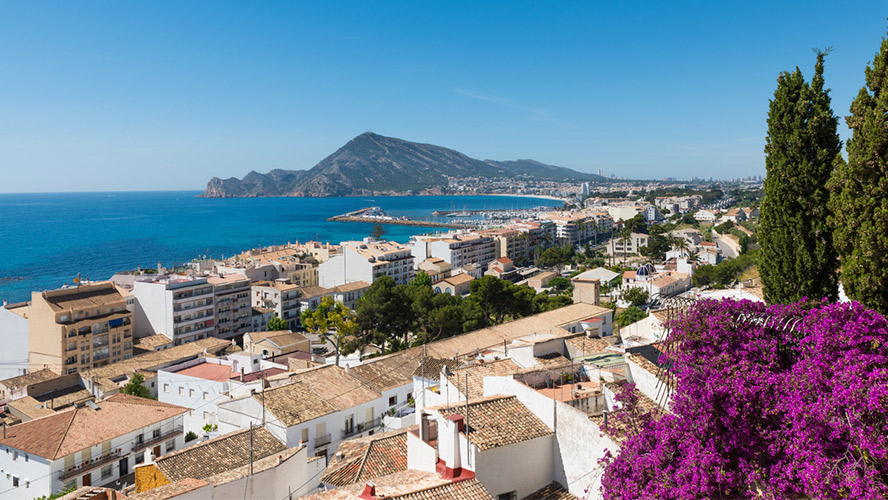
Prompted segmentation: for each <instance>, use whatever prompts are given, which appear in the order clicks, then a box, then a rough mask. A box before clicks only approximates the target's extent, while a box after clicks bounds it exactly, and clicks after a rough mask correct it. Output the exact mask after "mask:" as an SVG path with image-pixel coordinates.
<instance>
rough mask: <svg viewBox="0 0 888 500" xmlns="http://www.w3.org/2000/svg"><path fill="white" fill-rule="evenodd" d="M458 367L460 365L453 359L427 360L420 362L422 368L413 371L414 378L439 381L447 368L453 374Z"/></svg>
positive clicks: (418, 367)
mask: <svg viewBox="0 0 888 500" xmlns="http://www.w3.org/2000/svg"><path fill="white" fill-rule="evenodd" d="M458 365H459V363H458V362H456V361H455V360H452V359H441V358H425V360H420V366H417V367H416V370H413V376H414V377H423V378H426V379H429V380H437V379H438V378H439V377H440V376H441V370H442V369H443V368H444V367H445V366H446V367H447V368H448V369H449V370H450V371H451V372H452V371H454V370H456V367H457V366H458Z"/></svg>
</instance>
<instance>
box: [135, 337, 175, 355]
mask: <svg viewBox="0 0 888 500" xmlns="http://www.w3.org/2000/svg"><path fill="white" fill-rule="evenodd" d="M164 345H173V339H171V338H169V337H167V336H166V335H164V334H162V333H158V334H157V335H149V336H147V337H136V338H135V339H133V347H138V348H139V349H144V350H146V351H153V350H155V349H157V348H158V347H160V346H164Z"/></svg>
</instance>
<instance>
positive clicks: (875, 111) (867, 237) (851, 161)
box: [830, 38, 888, 314]
mask: <svg viewBox="0 0 888 500" xmlns="http://www.w3.org/2000/svg"><path fill="white" fill-rule="evenodd" d="M886 85H888V40H886V39H885V38H882V45H881V47H880V48H879V52H878V53H877V54H876V56H875V58H874V59H873V61H872V62H871V63H870V64H868V65H867V67H866V85H865V86H864V87H863V88H861V89H860V92H859V93H858V94H857V98H856V99H855V100H854V102H852V103H851V116H848V117H845V121H846V123H847V124H848V127H850V128H851V132H852V136H851V139H850V140H849V141H848V147H847V151H848V161H847V163H846V162H845V161H843V160H842V159H841V158H837V161H836V165H835V170H834V172H833V178H832V180H831V182H830V188H831V191H832V199H831V200H830V208H831V210H832V212H833V213H834V217H833V222H834V226H835V231H834V233H833V240H834V242H835V245H836V249H837V250H838V254H839V260H840V262H841V265H842V282H843V284H844V288H845V293H846V294H847V295H848V297H850V298H851V299H853V300H857V301H859V302H862V303H863V304H865V305H866V306H868V307H871V308H873V309H875V310H877V311H879V312H880V313H882V314H886V313H888V89H886Z"/></svg>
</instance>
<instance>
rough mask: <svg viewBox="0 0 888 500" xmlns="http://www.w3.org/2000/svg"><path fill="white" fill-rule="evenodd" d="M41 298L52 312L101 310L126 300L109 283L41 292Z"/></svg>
mask: <svg viewBox="0 0 888 500" xmlns="http://www.w3.org/2000/svg"><path fill="white" fill-rule="evenodd" d="M43 298H44V299H45V300H46V302H47V304H49V306H50V307H51V308H52V309H53V310H54V311H67V310H74V309H93V308H96V307H99V308H101V307H106V306H108V305H110V304H116V303H118V302H124V301H125V300H126V299H124V298H123V295H121V294H120V292H118V291H117V287H115V286H114V284H113V283H111V282H110V281H105V282H99V283H94V284H89V285H84V286H82V287H77V288H73V287H72V288H67V289H59V290H52V291H48V292H43Z"/></svg>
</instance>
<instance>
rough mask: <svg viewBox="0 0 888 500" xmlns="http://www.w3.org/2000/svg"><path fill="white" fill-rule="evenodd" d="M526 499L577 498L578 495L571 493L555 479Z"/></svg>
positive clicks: (562, 499) (561, 499) (574, 499)
mask: <svg viewBox="0 0 888 500" xmlns="http://www.w3.org/2000/svg"><path fill="white" fill-rule="evenodd" d="M524 500H577V497H575V496H574V495H571V494H570V492H568V491H567V490H565V489H564V487H563V486H561V485H560V484H558V483H557V482H555V481H553V482H551V483H549V484H548V485H546V487H545V488H543V489H540V490H537V491H534V492H533V493H531V494H530V495H528V496H527V497H526V498H525V499H524Z"/></svg>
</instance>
